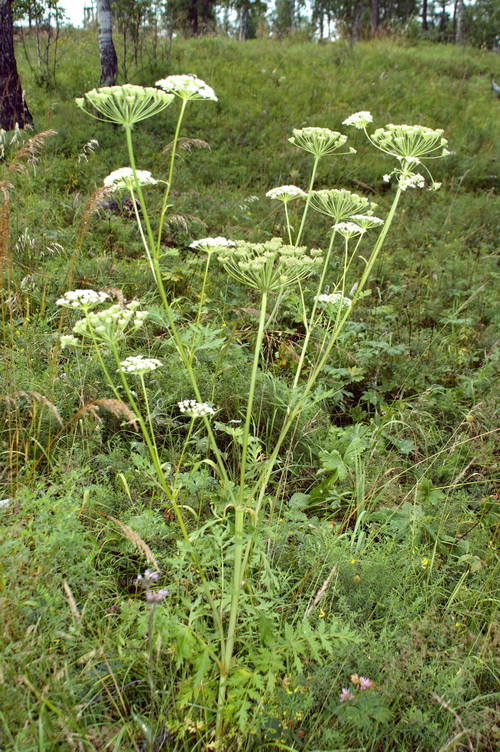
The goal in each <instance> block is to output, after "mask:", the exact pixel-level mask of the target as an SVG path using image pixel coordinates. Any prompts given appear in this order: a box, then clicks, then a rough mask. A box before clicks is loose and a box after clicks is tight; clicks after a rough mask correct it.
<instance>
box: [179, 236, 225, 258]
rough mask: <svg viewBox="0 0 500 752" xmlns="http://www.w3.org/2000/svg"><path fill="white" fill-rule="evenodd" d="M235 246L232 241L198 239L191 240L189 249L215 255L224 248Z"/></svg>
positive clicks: (221, 238)
mask: <svg viewBox="0 0 500 752" xmlns="http://www.w3.org/2000/svg"><path fill="white" fill-rule="evenodd" d="M233 245H235V243H234V241H233V240H228V239H227V238H223V237H219V238H200V240H193V242H192V243H190V244H189V247H190V248H194V249H195V250H197V251H205V253H209V254H210V253H217V252H218V251H223V250H224V249H225V248H229V247H230V246H233Z"/></svg>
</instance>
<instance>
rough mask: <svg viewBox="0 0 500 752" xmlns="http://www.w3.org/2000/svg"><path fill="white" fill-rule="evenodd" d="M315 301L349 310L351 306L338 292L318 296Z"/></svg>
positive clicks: (349, 301)
mask: <svg viewBox="0 0 500 752" xmlns="http://www.w3.org/2000/svg"><path fill="white" fill-rule="evenodd" d="M316 300H317V301H318V303H322V304H323V305H331V306H342V307H345V308H349V307H350V306H351V305H352V300H351V299H350V298H346V297H344V295H342V294H341V293H340V292H332V293H330V294H328V293H323V294H322V295H318V296H317V298H316Z"/></svg>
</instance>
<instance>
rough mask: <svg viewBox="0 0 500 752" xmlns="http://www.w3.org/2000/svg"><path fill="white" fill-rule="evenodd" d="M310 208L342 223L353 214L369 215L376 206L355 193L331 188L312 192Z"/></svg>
mask: <svg viewBox="0 0 500 752" xmlns="http://www.w3.org/2000/svg"><path fill="white" fill-rule="evenodd" d="M311 206H312V207H313V208H314V209H316V211H318V212H320V214H326V215H327V216H328V217H332V219H334V220H335V222H342V221H344V220H346V219H348V218H349V217H352V216H353V215H354V214H361V213H363V214H366V213H368V214H370V213H371V212H372V210H373V209H375V207H376V206H377V205H376V204H374V203H373V202H372V201H369V200H368V199H367V198H365V197H364V196H359V195H358V194H357V193H351V191H346V190H344V189H343V188H339V189H337V188H332V189H325V190H321V191H313V192H312V193H311Z"/></svg>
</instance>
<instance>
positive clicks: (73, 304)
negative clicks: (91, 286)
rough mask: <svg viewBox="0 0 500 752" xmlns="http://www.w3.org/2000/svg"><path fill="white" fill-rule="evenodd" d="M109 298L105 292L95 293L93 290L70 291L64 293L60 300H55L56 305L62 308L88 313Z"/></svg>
mask: <svg viewBox="0 0 500 752" xmlns="http://www.w3.org/2000/svg"><path fill="white" fill-rule="evenodd" d="M108 298H109V295H107V293H105V292H96V291H95V290H70V291H69V292H65V293H64V295H63V296H62V298H59V300H56V305H60V306H63V307H64V308H78V309H80V310H82V311H90V309H91V308H93V307H94V306H96V305H99V303H103V302H104V301H105V300H107V299H108Z"/></svg>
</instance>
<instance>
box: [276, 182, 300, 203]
mask: <svg viewBox="0 0 500 752" xmlns="http://www.w3.org/2000/svg"><path fill="white" fill-rule="evenodd" d="M266 196H267V197H268V198H273V199H277V200H278V201H283V203H285V204H286V203H287V202H288V201H292V199H294V198H306V197H307V193H305V191H303V190H302V188H297V186H296V185H281V186H279V187H278V188H271V190H270V191H268V192H267V193H266Z"/></svg>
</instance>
